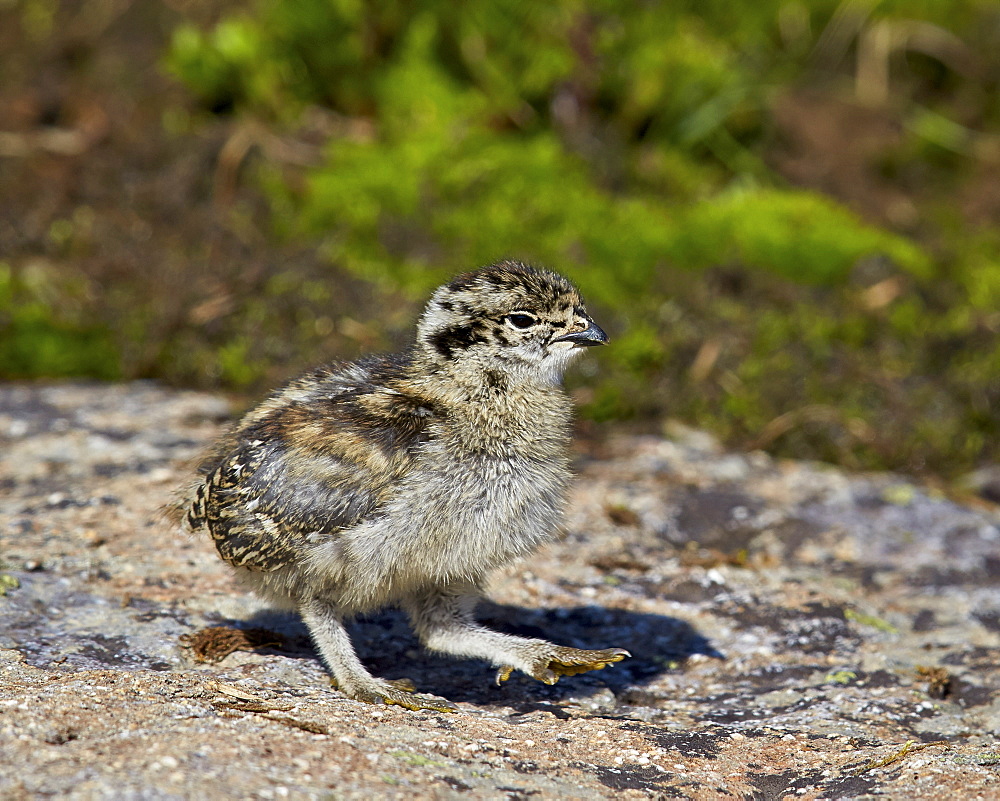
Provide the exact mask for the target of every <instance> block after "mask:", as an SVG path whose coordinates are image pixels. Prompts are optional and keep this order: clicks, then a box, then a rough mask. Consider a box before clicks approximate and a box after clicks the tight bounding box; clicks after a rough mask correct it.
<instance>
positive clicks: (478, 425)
mask: <svg viewBox="0 0 1000 801" xmlns="http://www.w3.org/2000/svg"><path fill="white" fill-rule="evenodd" d="M411 370H412V372H411V374H410V378H409V381H407V383H408V384H409V385H410V387H412V389H413V390H416V391H417V392H418V393H419V394H420V395H422V396H424V397H426V398H428V400H429V401H430V402H431V403H432V404H433V407H434V408H435V409H436V410H437V411H438V412H440V413H441V414H442V415H443V417H444V418H446V419H447V421H448V425H449V427H450V428H451V429H452V430H453V431H454V433H455V434H456V436H458V437H459V438H460V440H461V441H462V443H463V445H464V446H465V447H468V448H471V449H473V450H475V451H477V452H496V453H504V454H509V453H511V452H513V451H516V452H517V453H520V454H523V455H531V454H536V455H537V456H538V458H551V456H552V455H553V452H554V451H558V450H560V449H564V448H565V447H566V445H567V444H568V442H569V434H570V427H571V421H572V405H571V403H570V399H569V397H568V396H567V394H566V392H565V391H564V390H563V388H562V385H561V383H554V382H552V381H545V380H530V377H522V376H521V375H519V374H514V375H511V374H510V373H508V372H506V371H503V370H500V369H496V368H494V367H489V366H485V365H482V364H479V363H478V362H473V361H472V360H465V361H464V362H463V363H462V364H460V365H454V364H451V363H444V364H442V363H439V362H437V363H434V364H433V365H428V364H423V365H421V364H420V360H419V359H417V360H415V362H414V363H413V365H412V368H411ZM536 452H537V453H536Z"/></svg>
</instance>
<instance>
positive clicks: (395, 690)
mask: <svg viewBox="0 0 1000 801" xmlns="http://www.w3.org/2000/svg"><path fill="white" fill-rule="evenodd" d="M331 683H332V684H333V685H334V686H335V687H336V686H337V681H336V679H334V680H333V681H332V682H331ZM339 689H340V690H341V692H343V693H344V695H346V696H347V697H348V698H352V699H354V700H355V701H363V702H364V703H366V704H386V705H387V706H401V707H403V708H404V709H409V710H410V711H411V712H417V711H419V710H421V709H429V710H431V711H432V712H458V708H457V707H456V706H453V705H452V704H451V703H450V702H449V701H447V700H445V699H444V698H438V697H437V696H434V695H418V694H417V693H415V692H413V690H415V689H416V685H415V684H414V683H413V682H412V681H410V680H409V679H393V680H390V681H386V680H376V681H374V682H372V683H371V684H366V685H365V686H363V687H356V688H354V689H353V690H350V691H348V690H344V689H343V688H339Z"/></svg>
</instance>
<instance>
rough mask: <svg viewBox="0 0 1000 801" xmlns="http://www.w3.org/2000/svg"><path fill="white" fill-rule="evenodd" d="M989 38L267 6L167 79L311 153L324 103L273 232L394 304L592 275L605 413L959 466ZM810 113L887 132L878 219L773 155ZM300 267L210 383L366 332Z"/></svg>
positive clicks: (888, 6)
mask: <svg viewBox="0 0 1000 801" xmlns="http://www.w3.org/2000/svg"><path fill="white" fill-rule="evenodd" d="M998 34H1000V9H998V7H997V6H996V3H995V0H949V2H943V0H907V2H903V1H902V0H882V1H881V2H879V0H814V1H813V2H808V3H806V2H801V0H759V1H758V2H733V0H727V2H721V1H720V0H702V2H699V3H694V2H690V1H689V0H686V1H684V2H672V3H649V2H645V1H644V0H631V1H630V2H610V1H609V0H553V2H549V3H529V2H524V1H523V0H483V2H477V3H465V4H459V3H445V2H442V1H441V0H386V2H380V3H362V2H357V1H356V0H291V1H290V2H281V3H275V2H269V0H256V2H252V3H248V4H245V5H243V6H240V7H238V8H233V9H232V10H230V11H228V12H226V13H225V14H223V15H222V16H221V18H220V19H218V21H217V22H216V23H215V24H214V25H212V26H209V27H199V26H198V25H195V24H194V23H188V24H182V25H181V26H180V27H178V28H177V29H176V30H175V32H174V35H173V38H172V42H171V44H170V47H169V51H168V53H167V55H166V58H165V63H166V66H167V69H168V70H169V71H170V72H171V73H172V74H174V75H176V76H177V77H178V78H180V80H181V81H182V82H183V83H184V85H185V86H186V87H188V89H189V90H190V91H191V93H192V95H193V96H194V97H195V98H197V102H198V105H199V106H200V109H201V110H202V112H203V115H204V116H203V117H202V119H203V120H207V119H210V118H213V117H216V118H217V115H221V116H223V117H229V116H232V117H233V118H235V122H234V125H236V126H239V125H246V126H254V129H255V130H260V129H264V130H267V131H268V132H269V133H270V135H271V136H273V137H276V138H278V139H280V138H281V137H287V138H289V139H291V140H294V138H295V137H296V135H297V131H299V130H300V129H301V127H302V126H303V124H304V123H303V121H304V120H306V119H309V118H310V115H311V114H312V115H313V116H315V113H316V112H317V110H320V111H321V115H322V119H323V120H324V121H325V122H324V125H325V127H324V128H323V130H324V131H325V136H326V140H325V143H324V144H323V145H322V148H321V150H320V152H319V158H318V159H315V160H314V161H313V163H312V164H311V166H307V167H302V166H301V162H299V163H297V164H296V165H291V164H289V163H284V164H283V163H281V159H280V158H275V159H270V158H269V157H268V156H267V155H266V154H265V158H264V159H262V160H261V161H260V162H258V164H257V167H258V168H257V169H256V171H255V172H254V173H253V174H255V175H256V176H257V178H258V179H259V183H260V186H262V187H263V188H264V191H266V193H267V195H268V197H269V199H270V202H271V208H272V215H273V226H274V232H275V234H277V236H278V237H279V238H280V239H281V240H282V241H285V242H314V243H318V244H317V245H316V247H318V248H320V249H321V250H322V252H323V253H324V254H325V257H326V258H327V259H328V260H329V262H330V264H331V265H333V266H334V267H335V268H337V269H340V270H346V271H349V272H350V273H351V274H352V275H353V276H356V277H359V278H361V279H364V280H365V281H370V282H372V284H373V285H374V286H375V287H376V292H379V293H383V295H384V296H386V297H388V296H389V295H390V294H391V295H392V297H398V293H399V292H402V293H404V295H405V296H406V297H408V298H409V299H410V303H411V304H413V305H412V307H411V309H410V313H411V319H412V313H413V312H415V308H416V304H417V303H419V302H420V300H421V299H422V298H423V297H424V296H425V295H426V293H427V291H428V290H429V289H430V288H431V287H433V286H435V285H436V284H438V283H439V282H441V281H442V280H444V279H446V278H447V277H449V276H451V275H453V274H455V273H457V272H460V271H463V270H466V269H469V268H471V267H475V266H478V265H481V264H484V263H487V262H490V261H493V260H495V259H497V258H501V257H516V258H520V259H523V260H526V261H532V262H536V263H540V264H544V265H546V266H550V267H552V268H554V269H557V270H560V271H562V272H565V273H567V274H569V275H570V276H571V277H572V278H574V279H575V280H576V281H577V282H578V283H579V284H580V285H581V287H582V288H583V290H584V292H585V294H586V296H587V297H588V300H589V301H590V303H591V307H592V309H593V310H594V311H595V313H596V314H597V315H598V317H599V319H600V320H601V321H602V323H607V325H606V327H607V328H609V329H610V330H611V332H612V334H613V340H614V342H613V347H611V348H608V349H603V352H602V353H601V354H600V355H599V359H598V361H597V362H596V363H595V362H589V365H590V366H589V367H587V366H585V367H584V370H583V371H581V373H582V374H578V375H577V376H576V377H575V378H574V379H573V380H574V382H575V389H576V391H577V392H578V395H579V397H580V398H581V399H582V400H583V401H584V408H585V412H586V413H587V414H589V415H590V416H591V417H594V418H598V419H622V418H628V417H633V418H636V419H642V420H650V419H661V418H662V417H664V416H668V415H669V416H675V417H680V418H682V419H684V420H686V421H687V422H690V423H694V424H697V425H701V426H705V427H708V428H710V429H712V430H714V431H715V432H717V433H718V434H720V435H721V436H722V437H723V438H724V439H726V440H727V441H728V442H730V443H733V444H742V445H749V446H757V447H766V448H769V449H771V450H773V451H776V452H779V453H785V454H789V455H795V456H800V457H815V458H821V459H827V460H832V461H837V462H840V463H844V464H847V465H849V466H855V467H892V468H896V469H904V470H910V471H917V472H919V471H933V472H938V473H953V472H956V471H960V470H964V469H968V468H969V467H971V466H973V465H975V464H977V463H980V462H983V461H988V460H991V461H998V460H1000V436H998V435H1000V421H998V419H997V415H996V413H995V409H996V408H998V404H1000V345H998V340H1000V338H998V337H997V334H998V333H1000V312H998V309H1000V234H998V232H997V230H996V229H995V228H994V227H991V226H990V225H984V224H982V223H980V222H975V221H972V220H970V219H967V218H966V217H965V216H963V213H961V212H959V211H956V209H955V208H954V207H953V206H954V204H953V203H952V202H951V194H952V193H953V192H955V191H956V188H957V187H959V186H960V185H963V184H962V182H963V181H968V180H972V179H971V178H970V176H974V174H975V172H976V170H977V169H979V168H980V167H981V166H982V165H983V164H988V163H989V164H992V163H994V162H997V161H1000V144H998V140H997V138H996V136H995V135H990V134H988V133H983V132H988V131H991V130H993V131H995V130H998V129H1000V91H998V89H1000V57H998V55H997V48H996V47H995V41H996V36H997V35H998ZM804 92H810V93H812V95H811V96H812V97H819V98H821V101H820V102H825V103H828V104H833V103H837V102H840V99H841V98H843V97H844V96H850V97H851V98H852V102H855V103H856V104H857V110H856V113H857V116H858V118H859V120H860V119H861V117H862V116H863V114H864V109H865V108H872V109H880V110H882V112H884V114H885V116H887V117H889V118H891V119H893V120H897V121H898V123H899V124H898V128H899V132H898V135H896V134H894V135H893V136H895V138H894V139H892V142H891V143H890V144H889V145H886V146H884V147H881V148H880V149H879V150H878V151H877V154H876V155H875V156H872V157H871V159H877V162H873V163H870V164H866V165H865V168H866V174H868V173H872V174H875V175H876V177H877V178H878V181H879V182H880V183H878V187H877V188H878V189H879V191H881V190H882V189H883V188H884V187H889V188H890V189H891V192H889V191H886V193H885V197H886V200H885V202H884V205H885V206H886V208H887V210H885V213H881V212H882V209H879V208H878V202H875V201H872V200H871V199H870V198H868V197H867V195H868V194H869V193H870V192H873V191H875V190H874V189H873V188H872V187H874V186H875V182H874V181H871V182H869V183H868V184H861V179H860V178H859V185H858V186H856V187H853V186H851V185H850V183H849V182H841V183H840V184H837V182H836V181H835V180H832V179H831V183H832V185H834V189H835V190H836V191H835V192H834V194H833V195H830V194H823V193H822V191H821V190H825V189H827V186H825V185H823V182H822V181H814V182H812V183H810V182H809V181H807V180H803V179H801V177H800V176H790V175H789V171H788V170H787V169H784V168H782V167H781V165H780V164H779V163H778V162H779V161H780V159H779V158H778V156H777V155H776V154H779V153H780V152H782V148H783V147H786V146H787V143H785V142H783V141H782V136H783V131H784V130H785V129H786V128H787V125H785V124H784V123H783V122H782V121H781V120H780V119H779V111H780V109H781V108H783V107H787V106H788V105H789V103H790V102H791V105H792V106H794V101H795V99H796V98H799V97H801V96H802V94H801V93H804ZM789 98H792V100H791V101H789ZM783 104H784V106H783ZM798 113H799V114H801V115H806V114H809V113H810V112H809V111H807V110H805V109H803V110H801V111H800V112H798ZM193 124H194V125H195V126H196V125H197V124H198V123H197V117H196V118H195V122H194V123H193ZM859 124H860V123H859ZM861 133H864V132H863V131H861V130H860V129H859V139H861V138H863V137H862V136H861ZM831 142H832V143H833V144H832V145H831V146H832V147H834V148H836V146H837V145H836V141H835V138H833V139H831ZM818 147H819V146H817V148H818ZM824 155H825V156H827V157H829V158H831V159H832V160H833V163H836V160H837V154H836V152H834V153H832V154H829V153H826V154H824ZM845 158H846V157H845ZM871 159H870V160H871ZM832 172H833V173H834V177H836V175H835V174H836V172H837V170H836V167H835V168H834V169H833V170H832ZM831 191H833V190H831ZM984 191H987V190H984ZM900 197H904V198H905V201H906V202H905V203H902V204H900V203H899V202H898V201H899V198H900ZM890 201H891V203H896V206H898V207H900V208H903V209H904V212H905V213H901V212H898V211H892V210H891V209H888V206H889V205H891V203H890ZM873 208H874V209H875V211H874V212H872V211H871V210H872V209H873ZM894 208H895V207H894ZM906 209H910V211H906ZM862 212H864V214H863V216H862ZM282 269H283V272H282V273H281V274H278V275H274V276H272V277H270V278H269V277H267V276H264V277H263V278H261V279H260V280H259V281H258V282H257V284H256V288H255V290H254V291H245V292H244V293H243V294H240V293H236V294H226V293H225V292H223V293H222V295H224V296H225V297H226V298H227V304H228V305H226V308H227V309H228V311H227V312H226V314H227V315H228V319H230V320H235V321H242V322H239V323H233V324H232V325H230V326H228V327H225V332H226V333H225V336H224V337H223V338H222V339H221V340H219V341H218V342H217V344H216V346H215V347H216V349H215V351H214V354H215V359H214V365H213V366H212V368H211V370H212V371H213V372H212V376H213V377H214V380H219V381H221V382H223V383H224V384H225V385H228V386H235V387H252V386H256V385H257V384H258V383H260V382H261V381H262V380H263V378H264V377H265V376H266V375H267V370H266V368H265V367H264V366H262V364H263V360H266V354H265V355H262V352H261V346H260V344H259V340H260V337H259V336H258V335H257V333H255V332H259V330H260V326H267V327H268V330H271V329H274V330H277V331H284V332H286V334H287V335H288V336H290V337H291V336H297V335H298V334H296V332H297V331H300V329H301V330H302V331H306V332H310V333H309V336H313V337H315V335H316V332H317V331H320V330H324V331H325V330H327V329H328V328H329V329H332V328H336V329H337V330H344V329H345V325H346V327H347V328H350V329H351V330H354V329H358V328H359V325H361V324H359V323H357V321H355V320H347V323H346V324H345V323H344V321H341V320H330V319H329V318H327V317H324V316H322V314H323V312H322V311H321V309H322V306H323V304H324V303H327V302H328V300H327V298H326V296H324V297H323V298H316V297H311V296H310V297H306V296H305V295H303V297H302V298H301V302H300V303H298V304H296V303H295V302H294V298H291V299H290V297H289V289H288V287H298V288H300V289H301V290H302V292H303V293H305V292H306V288H307V287H310V286H312V287H316V286H319V287H324V286H325V284H324V283H323V281H322V279H321V278H320V277H317V276H316V275H314V274H310V275H306V274H305V273H303V274H302V275H296V274H295V270H294V267H283V268H282ZM335 274H336V273H335V270H333V269H331V272H330V275H331V278H330V280H331V281H333V280H334V278H333V277H332V276H334V275H335ZM3 286H4V285H3V284H2V283H0V289H2V287H3ZM282 287H284V288H282ZM18 291H22V290H18ZM298 291H299V290H298V289H296V290H294V291H293V292H291V294H295V292H298ZM324 291H327V292H329V291H331V290H330V289H325V290H324ZM332 291H333V293H334V295H335V294H336V291H337V290H336V288H333V289H332ZM393 293H395V294H393ZM321 294H322V293H321ZM296 306H298V307H299V309H300V313H299V315H298V316H296V312H295V308H296ZM0 308H2V305H0ZM301 310H307V311H308V312H309V313H308V314H306V313H305V312H303V311H301ZM386 314H387V315H388V316H391V317H392V321H393V322H392V325H397V324H398V322H399V317H400V315H399V314H398V309H396V308H395V307H394V309H393V311H391V312H387V313H386ZM309 315H312V316H309ZM379 323H380V320H378V319H375V320H371V321H369V320H367V319H366V321H365V323H364V324H363V326H370V327H371V328H372V329H375V330H366V333H365V334H364V337H363V341H362V340H359V342H361V343H362V345H365V344H368V345H371V344H384V342H385V339H386V337H385V331H384V330H381V331H380V330H377V329H378V326H379ZM46 324H47V325H48V324H51V325H56V322H55V318H53V319H52V320H50V321H49V322H48V323H46ZM61 324H62V323H60V325H61ZM212 325H215V326H217V327H218V326H219V325H221V324H220V323H219V322H218V320H217V319H216V318H214V317H213V323H212ZM363 326H362V327H363ZM390 327H391V326H390ZM56 328H58V325H56ZM25 330H27V329H25ZM95 331H96V329H95ZM95 331H91V332H90V333H89V334H87V336H92V337H97V339H95V340H94V341H95V342H97V343H102V342H105V341H104V340H101V339H100V337H99V335H98V334H97V333H95ZM198 335H199V333H198V331H197V330H195V329H191V330H188V329H184V330H181V331H179V332H173V333H171V334H170V337H172V338H171V339H170V340H169V341H167V342H166V343H165V344H163V346H162V348H161V349H160V356H159V359H160V361H158V362H153V363H152V366H147V368H145V369H146V372H148V373H149V374H157V373H158V371H159V372H162V373H163V374H167V375H173V376H175V377H176V376H177V375H180V376H184V377H188V376H190V375H193V374H194V373H197V372H198V371H199V370H202V369H203V368H204V369H205V370H208V368H207V367H204V365H202V366H199V365H193V366H192V365H189V366H188V367H187V368H183V367H177V366H176V365H183V363H184V359H185V353H193V352H195V351H197V353H198V354H199V355H198V358H199V359H202V360H204V359H205V357H206V353H205V349H204V348H193V347H191V343H192V342H193V339H192V338H193V337H194V338H197V336H198ZM130 336H132V338H133V339H135V338H136V337H137V336H138V332H133V333H132V334H131V335H130ZM303 336H305V335H304V334H303ZM81 341H83V340H82V339H81ZM2 347H3V346H0V354H2V353H5V352H6V351H3V350H2ZM104 347H108V346H107V345H106V343H105V344H98V345H95V348H96V349H97V350H100V349H101V348H104ZM189 361H190V359H189ZM167 362H169V364H170V368H169V369H170V370H173V372H172V373H171V372H169V371H168V370H167V367H165V366H164V365H165V364H166V363H167ZM85 363H86V360H85V359H84V360H83V361H81V364H85ZM199 364H200V362H199ZM158 365H159V366H158ZM161 368H162V369H161ZM0 369H4V368H3V364H0ZM46 369H48V368H46ZM185 369H186V370H187V372H185ZM178 370H180V372H177V371H178ZM5 371H6V370H5ZM56 372H58V371H56Z"/></svg>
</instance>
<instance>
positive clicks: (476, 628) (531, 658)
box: [405, 591, 631, 684]
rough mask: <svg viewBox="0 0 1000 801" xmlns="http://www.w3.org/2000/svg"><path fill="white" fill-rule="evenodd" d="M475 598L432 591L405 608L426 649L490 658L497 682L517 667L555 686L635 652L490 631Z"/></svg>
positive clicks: (410, 601) (409, 603)
mask: <svg viewBox="0 0 1000 801" xmlns="http://www.w3.org/2000/svg"><path fill="white" fill-rule="evenodd" d="M477 600H478V597H477V596H476V595H475V594H472V593H458V592H447V591H445V592H442V591H431V592H427V593H423V594H421V595H419V596H415V597H413V598H411V599H409V601H408V602H407V603H406V604H405V607H406V611H407V613H408V614H409V616H410V621H411V622H412V624H413V628H414V630H415V631H416V632H417V635H418V636H419V637H420V639H421V641H422V642H423V643H424V645H425V646H426V647H427V648H429V649H430V650H432V651H441V652H443V653H447V654H452V655H454V656H471V657H478V658H480V659H486V660H488V661H490V662H492V663H493V664H494V665H495V666H496V667H497V668H498V670H497V676H496V681H497V684H499V683H500V682H502V681H506V680H507V679H508V678H510V674H511V673H513V672H514V671H515V670H521V671H523V672H525V673H527V674H528V675H529V676H531V677H532V678H535V679H538V680H539V681H541V682H544V683H545V684H555V683H556V682H557V681H559V678H560V677H561V676H574V675H576V674H577V673H586V672H587V671H588V670H601V669H603V668H605V667H607V666H608V665H610V664H613V663H615V662H620V661H621V660H623V659H624V658H625V657H627V656H631V654H630V653H629V652H628V651H626V650H624V649H622V648H605V649H603V650H597V651H588V650H581V649H579V648H569V647H567V646H563V645H555V644H554V643H550V642H547V641H546V640H539V639H531V638H527V637H515V636H513V635H511V634H501V633H500V632H498V631H492V630H491V629H488V628H486V627H485V626H482V625H480V624H479V623H477V622H476V620H475V619H474V618H473V615H472V610H473V608H474V607H475V604H476V601H477Z"/></svg>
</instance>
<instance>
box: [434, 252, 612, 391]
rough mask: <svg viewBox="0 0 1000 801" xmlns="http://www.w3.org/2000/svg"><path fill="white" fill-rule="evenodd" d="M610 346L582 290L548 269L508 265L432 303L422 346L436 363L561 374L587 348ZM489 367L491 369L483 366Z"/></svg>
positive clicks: (445, 290)
mask: <svg viewBox="0 0 1000 801" xmlns="http://www.w3.org/2000/svg"><path fill="white" fill-rule="evenodd" d="M604 342H607V336H606V335H605V334H604V332H603V331H602V330H601V329H600V328H599V327H598V326H597V325H596V324H595V323H594V321H593V320H592V319H591V318H590V316H589V315H588V314H587V310H586V308H585V307H584V304H583V300H582V299H581V297H580V293H579V291H578V290H577V289H576V287H575V286H573V284H571V283H570V282H569V281H568V280H566V279H565V278H563V277H562V276H561V275H558V274H556V273H553V272H549V271H548V270H540V269H538V268H536V267H531V266H529V265H527V264H522V263H521V262H518V261H502V262H498V263H497V264H493V265H490V266H489V267H483V268H482V269H479V270H476V271H474V272H470V273H465V274H463V275H460V276H458V277H457V278H455V279H454V280H452V281H451V282H450V283H448V284H445V285H444V286H442V287H441V288H440V289H438V290H437V292H435V293H434V295H433V296H432V297H431V299H430V301H429V302H428V304H427V308H426V310H425V311H424V314H423V317H422V318H421V320H420V323H419V325H418V328H417V343H418V346H419V347H420V348H422V349H423V351H424V353H425V354H426V355H427V356H429V357H430V358H431V360H432V361H435V362H438V363H450V362H461V363H463V365H471V366H475V365H476V364H477V363H479V362H481V361H484V360H490V362H491V365H490V367H489V371H490V376H489V380H490V381H493V382H496V381H498V369H499V370H506V371H507V372H511V371H518V372H524V371H525V370H526V369H528V370H531V369H534V370H536V371H538V372H541V373H543V374H546V375H549V376H555V375H557V374H561V372H562V370H563V369H564V368H565V366H566V364H567V363H568V362H569V360H570V359H571V358H572V356H573V355H574V354H575V352H578V351H579V348H580V346H582V345H596V344H602V343H604ZM484 369H485V367H484Z"/></svg>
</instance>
